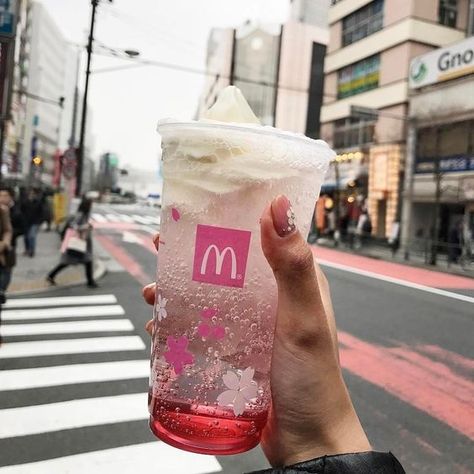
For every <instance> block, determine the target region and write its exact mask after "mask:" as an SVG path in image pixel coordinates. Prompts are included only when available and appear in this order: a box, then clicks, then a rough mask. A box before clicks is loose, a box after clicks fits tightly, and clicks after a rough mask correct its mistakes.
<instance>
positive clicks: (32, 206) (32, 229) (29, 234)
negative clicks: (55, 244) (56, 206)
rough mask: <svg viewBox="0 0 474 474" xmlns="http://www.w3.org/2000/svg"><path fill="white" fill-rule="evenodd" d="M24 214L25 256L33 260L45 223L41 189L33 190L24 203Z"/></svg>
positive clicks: (29, 192)
mask: <svg viewBox="0 0 474 474" xmlns="http://www.w3.org/2000/svg"><path fill="white" fill-rule="evenodd" d="M21 207H22V209H21V210H22V213H23V216H24V219H25V227H26V228H25V235H24V242H25V255H28V256H29V257H31V258H33V257H34V256H35V251H36V237H37V235H38V229H39V227H40V225H41V223H42V222H43V201H42V199H41V195H40V191H39V189H36V188H32V189H30V190H29V191H28V196H27V197H26V199H25V200H24V201H23V202H22V206H21Z"/></svg>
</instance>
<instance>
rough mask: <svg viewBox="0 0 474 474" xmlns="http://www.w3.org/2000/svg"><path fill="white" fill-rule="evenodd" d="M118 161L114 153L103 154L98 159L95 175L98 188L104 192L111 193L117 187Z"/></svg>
mask: <svg viewBox="0 0 474 474" xmlns="http://www.w3.org/2000/svg"><path fill="white" fill-rule="evenodd" d="M119 176H120V169H119V159H118V156H117V155H116V154H115V153H104V154H103V155H102V156H101V157H100V164H99V173H98V175H97V182H98V183H97V184H98V188H99V189H100V190H101V191H102V192H104V191H112V192H114V191H115V190H117V189H118V187H119Z"/></svg>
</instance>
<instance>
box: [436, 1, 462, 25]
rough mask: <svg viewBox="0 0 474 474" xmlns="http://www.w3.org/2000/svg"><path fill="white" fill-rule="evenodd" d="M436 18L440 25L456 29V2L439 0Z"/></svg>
mask: <svg viewBox="0 0 474 474" xmlns="http://www.w3.org/2000/svg"><path fill="white" fill-rule="evenodd" d="M438 17H439V23H440V24H441V25H444V26H449V27H451V28H456V23H457V19H458V0H440V2H439V11H438Z"/></svg>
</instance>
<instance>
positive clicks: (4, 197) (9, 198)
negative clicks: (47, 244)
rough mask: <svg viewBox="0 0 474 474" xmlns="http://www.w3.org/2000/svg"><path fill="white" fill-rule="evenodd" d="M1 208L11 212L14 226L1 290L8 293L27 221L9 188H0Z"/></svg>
mask: <svg viewBox="0 0 474 474" xmlns="http://www.w3.org/2000/svg"><path fill="white" fill-rule="evenodd" d="M0 206H5V207H6V208H8V209H9V211H10V223H11V226H12V239H11V246H10V250H9V252H8V253H7V255H6V258H5V266H4V268H3V278H2V281H1V284H0V288H1V290H2V291H3V292H6V291H7V289H8V286H9V284H10V280H11V275H12V269H13V267H14V266H15V265H16V242H17V239H18V237H19V236H20V235H23V234H24V233H25V220H24V218H23V214H22V212H21V209H20V206H18V204H17V203H16V202H15V191H14V190H13V189H12V188H9V187H5V186H4V187H0Z"/></svg>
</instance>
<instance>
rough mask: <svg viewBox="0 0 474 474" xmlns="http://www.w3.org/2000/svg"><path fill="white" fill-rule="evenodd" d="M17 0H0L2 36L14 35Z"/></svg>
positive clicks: (0, 31)
mask: <svg viewBox="0 0 474 474" xmlns="http://www.w3.org/2000/svg"><path fill="white" fill-rule="evenodd" d="M16 4H17V0H0V36H14V35H15V26H16Z"/></svg>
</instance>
